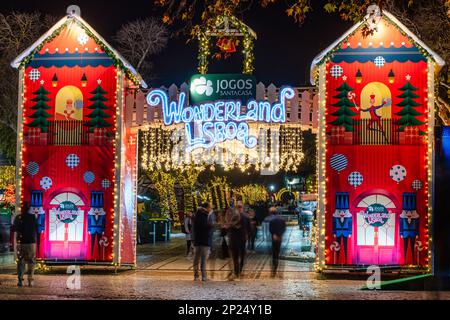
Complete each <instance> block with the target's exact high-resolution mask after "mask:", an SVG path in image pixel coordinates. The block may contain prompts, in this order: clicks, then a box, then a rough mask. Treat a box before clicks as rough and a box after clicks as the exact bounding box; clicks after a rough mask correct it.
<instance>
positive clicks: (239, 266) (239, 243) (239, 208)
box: [228, 202, 250, 280]
mask: <svg viewBox="0 0 450 320" xmlns="http://www.w3.org/2000/svg"><path fill="white" fill-rule="evenodd" d="M228 233H229V237H230V250H231V257H232V259H233V271H234V275H233V272H232V273H230V275H229V280H234V279H235V278H240V277H241V274H242V270H243V269H244V262H245V255H246V252H245V245H246V243H247V239H248V235H249V233H250V222H249V219H248V218H247V217H246V215H245V214H244V205H243V204H242V202H238V203H237V204H236V209H235V211H234V213H233V216H232V217H231V222H230V227H229V229H228Z"/></svg>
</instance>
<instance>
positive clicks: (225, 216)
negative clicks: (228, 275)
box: [219, 208, 232, 259]
mask: <svg viewBox="0 0 450 320" xmlns="http://www.w3.org/2000/svg"><path fill="white" fill-rule="evenodd" d="M231 214H232V209H230V208H228V209H225V210H222V211H221V212H220V215H219V218H220V219H219V226H220V236H221V238H222V248H221V249H222V251H221V257H222V259H227V258H229V257H230V252H229V247H228V242H227V233H228V227H229V224H230V219H231Z"/></svg>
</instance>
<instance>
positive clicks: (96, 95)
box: [86, 80, 111, 132]
mask: <svg viewBox="0 0 450 320" xmlns="http://www.w3.org/2000/svg"><path fill="white" fill-rule="evenodd" d="M100 84H101V80H98V85H97V87H96V88H95V89H94V91H91V92H90V93H91V94H93V96H92V97H91V98H89V101H92V104H91V105H89V106H88V107H87V108H88V109H90V110H92V112H91V113H90V114H88V115H87V116H86V117H88V118H90V119H91V120H89V121H88V123H87V124H86V125H87V126H89V127H90V129H89V131H90V132H94V129H99V128H106V127H110V126H111V124H110V123H109V122H108V121H106V120H105V119H107V118H111V116H110V115H109V114H107V113H106V112H105V111H104V110H107V109H108V106H107V105H105V103H104V102H106V101H108V98H106V97H105V95H106V93H107V92H106V91H105V90H103V88H102V87H101V85H100Z"/></svg>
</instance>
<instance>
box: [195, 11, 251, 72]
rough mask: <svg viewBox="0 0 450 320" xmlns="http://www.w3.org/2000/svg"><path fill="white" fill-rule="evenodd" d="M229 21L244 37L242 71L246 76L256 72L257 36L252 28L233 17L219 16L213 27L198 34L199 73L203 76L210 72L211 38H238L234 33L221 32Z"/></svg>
mask: <svg viewBox="0 0 450 320" xmlns="http://www.w3.org/2000/svg"><path fill="white" fill-rule="evenodd" d="M226 19H227V21H229V22H230V24H231V25H232V26H233V27H234V28H236V29H237V30H238V31H239V32H240V33H241V35H239V36H242V37H243V41H242V46H243V48H242V55H243V56H244V65H243V69H242V73H244V74H252V73H253V70H254V66H253V62H254V60H255V57H254V54H253V48H254V40H255V38H256V36H255V35H254V34H253V33H252V32H251V30H250V28H249V27H248V26H247V25H246V24H245V23H243V22H242V21H240V20H239V19H237V18H236V17H234V16H232V15H228V14H227V15H222V16H218V17H217V18H216V20H215V21H214V22H213V24H212V25H213V26H212V27H209V28H206V30H199V31H198V32H197V39H198V41H199V52H198V56H197V58H198V71H199V72H200V73H201V74H206V73H207V72H208V59H209V55H210V54H211V51H210V38H211V36H212V35H215V36H217V34H220V36H237V35H236V34H234V33H229V32H226V31H223V30H219V29H218V28H219V26H221V25H222V24H223V23H224V22H225V21H226Z"/></svg>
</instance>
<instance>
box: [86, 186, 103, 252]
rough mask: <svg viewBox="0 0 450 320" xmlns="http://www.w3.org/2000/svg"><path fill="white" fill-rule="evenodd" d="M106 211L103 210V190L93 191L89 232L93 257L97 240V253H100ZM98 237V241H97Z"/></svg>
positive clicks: (89, 215) (89, 214) (89, 213)
mask: <svg viewBox="0 0 450 320" xmlns="http://www.w3.org/2000/svg"><path fill="white" fill-rule="evenodd" d="M105 219H106V213H105V210H103V191H92V192H91V209H90V210H89V212H88V233H89V234H90V236H91V257H92V258H93V257H94V254H95V251H94V250H95V243H96V242H97V253H98V254H99V255H100V240H101V237H102V235H103V234H104V233H105ZM96 239H97V241H96Z"/></svg>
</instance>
